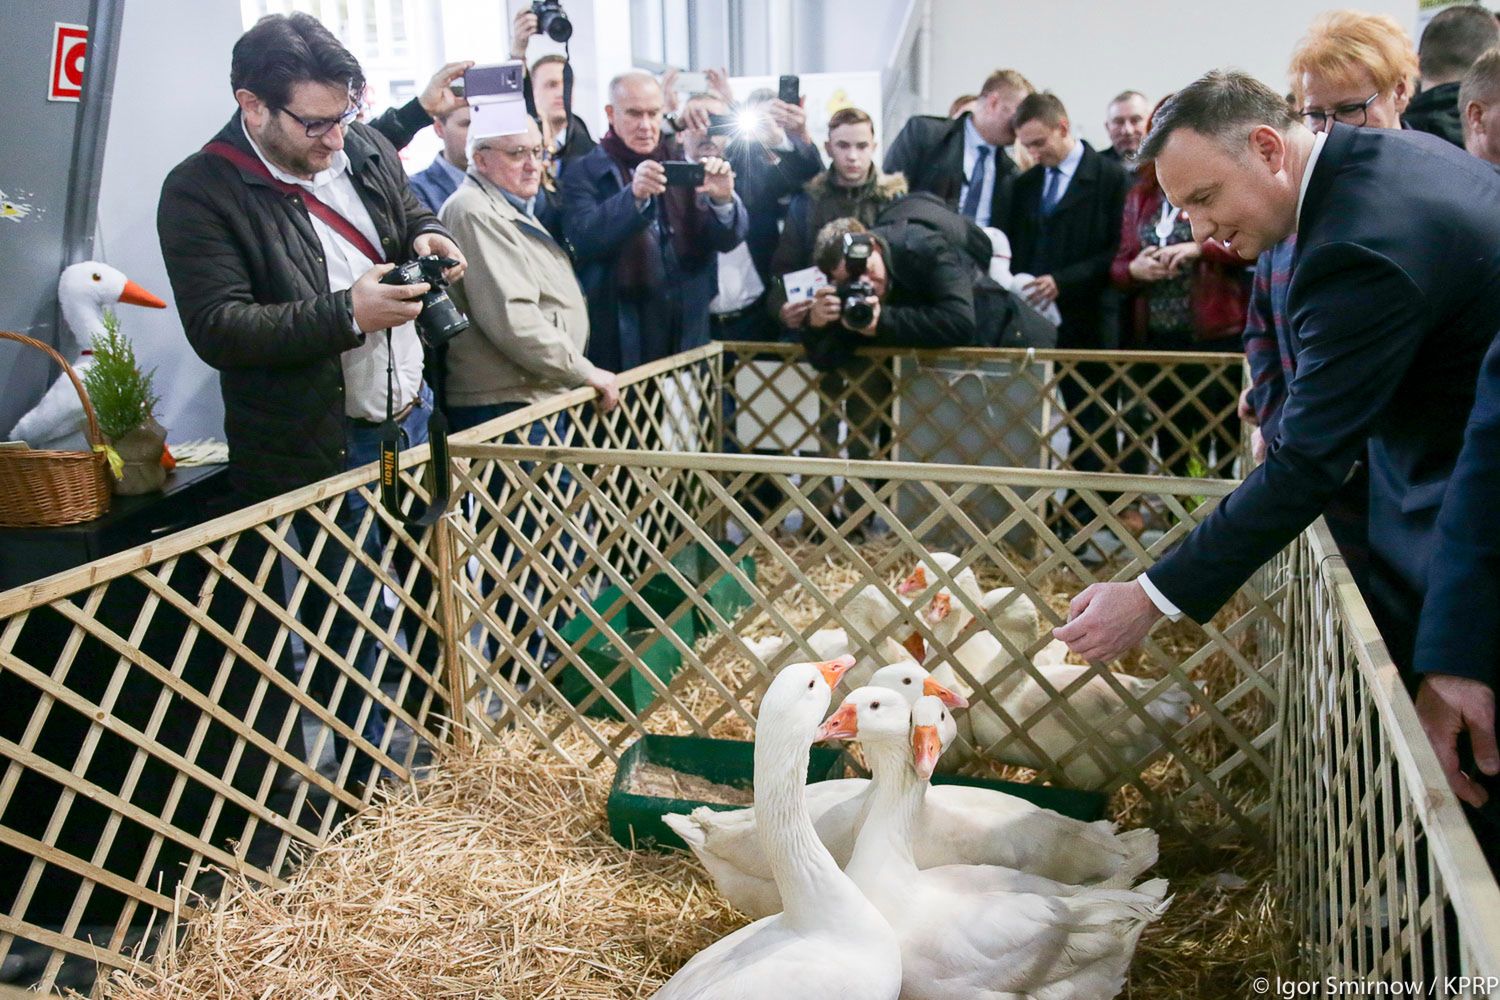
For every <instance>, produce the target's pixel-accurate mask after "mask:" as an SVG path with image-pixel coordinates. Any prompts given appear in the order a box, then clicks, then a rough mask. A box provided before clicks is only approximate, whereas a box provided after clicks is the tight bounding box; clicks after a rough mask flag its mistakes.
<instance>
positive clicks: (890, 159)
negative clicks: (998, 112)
mask: <svg viewBox="0 0 1500 1000" xmlns="http://www.w3.org/2000/svg"><path fill="white" fill-rule="evenodd" d="M971 117H972V115H971V114H970V113H969V112H965V113H964V114H962V115H959V116H958V117H957V118H941V117H938V116H937V115H912V116H911V117H910V118H908V119H907V120H906V124H905V125H904V126H902V128H901V131H900V133H899V134H897V136H896V140H895V141H894V142H892V143H891V145H890V148H889V149H887V150H886V153H885V163H884V164H883V165H882V166H883V168H884V170H885V172H886V173H888V174H905V175H906V183H907V184H908V185H910V187H911V189H912V190H913V191H928V192H930V193H932V194H935V195H937V196H938V197H939V198H941V199H943V201H945V202H947V203H948V207H949V208H951V209H953V210H954V211H955V212H957V211H958V210H959V209H960V208H961V206H960V205H959V203H958V196H959V194H960V193H961V192H962V190H963V186H964V185H965V184H967V183H968V181H969V178H968V177H967V176H966V175H965V174H964V123H965V122H967V121H968V120H969V119H970V118H971ZM1016 174H1017V170H1016V161H1015V160H1012V159H1011V158H1010V154H1009V153H1007V152H1006V151H1005V150H1003V149H998V150H996V151H995V185H994V188H993V189H992V190H991V191H990V225H991V226H994V227H995V228H996V229H1000V228H1002V227H1003V226H1004V224H1005V216H1006V213H1007V212H1008V211H1009V210H1010V192H1011V185H1012V184H1014V183H1015V179H1016Z"/></svg>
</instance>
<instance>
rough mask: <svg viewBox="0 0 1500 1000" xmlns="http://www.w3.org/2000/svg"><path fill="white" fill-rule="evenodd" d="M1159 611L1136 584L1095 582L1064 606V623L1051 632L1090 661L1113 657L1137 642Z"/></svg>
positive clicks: (1158, 614) (1149, 627) (1148, 630)
mask: <svg viewBox="0 0 1500 1000" xmlns="http://www.w3.org/2000/svg"><path fill="white" fill-rule="evenodd" d="M1160 617H1161V611H1160V609H1158V608H1157V606H1156V605H1155V604H1153V603H1152V602H1151V598H1150V597H1149V596H1148V595H1147V594H1146V591H1145V589H1144V588H1143V587H1142V586H1141V585H1140V583H1138V582H1135V581H1132V582H1130V583H1095V584H1090V585H1089V586H1088V587H1087V588H1086V589H1085V590H1084V591H1083V593H1081V594H1079V595H1078V596H1077V597H1075V598H1073V600H1072V602H1071V603H1070V604H1069V605H1068V623H1067V624H1066V625H1062V626H1059V627H1057V628H1055V629H1053V630H1052V634H1053V635H1054V636H1055V637H1057V638H1058V639H1061V640H1062V641H1063V642H1065V643H1067V644H1068V648H1069V649H1071V650H1072V651H1073V652H1075V653H1077V654H1078V655H1079V656H1082V657H1084V658H1086V659H1090V660H1113V659H1114V658H1115V657H1117V656H1119V655H1120V654H1121V653H1124V652H1125V651H1126V650H1128V649H1132V648H1134V647H1135V646H1138V645H1140V642H1141V640H1142V639H1144V638H1146V633H1147V632H1150V631H1151V626H1153V625H1155V624H1156V620H1157V619H1158V618H1160Z"/></svg>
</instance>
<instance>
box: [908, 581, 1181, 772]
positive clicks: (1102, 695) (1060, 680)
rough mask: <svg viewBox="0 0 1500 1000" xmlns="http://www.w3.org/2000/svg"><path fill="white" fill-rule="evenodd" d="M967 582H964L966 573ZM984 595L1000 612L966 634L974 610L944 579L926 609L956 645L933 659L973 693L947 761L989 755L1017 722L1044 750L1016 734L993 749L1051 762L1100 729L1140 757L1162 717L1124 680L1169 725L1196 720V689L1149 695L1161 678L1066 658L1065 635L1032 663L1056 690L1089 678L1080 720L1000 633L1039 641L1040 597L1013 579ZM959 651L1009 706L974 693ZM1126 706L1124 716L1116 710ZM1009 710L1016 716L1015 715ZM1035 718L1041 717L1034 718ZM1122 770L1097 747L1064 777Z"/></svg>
mask: <svg viewBox="0 0 1500 1000" xmlns="http://www.w3.org/2000/svg"><path fill="white" fill-rule="evenodd" d="M929 558H930V559H932V560H933V561H934V562H935V563H939V564H942V563H943V562H944V561H945V560H953V561H954V562H956V558H955V557H953V556H950V555H948V554H947V553H941V552H938V553H933V554H931V555H930V556H929ZM952 565H953V563H952V562H949V563H947V564H946V565H944V566H943V568H944V569H945V570H948V571H950V572H951V568H952ZM955 579H957V578H955ZM959 582H960V585H962V581H959ZM902 588H903V592H904V593H910V592H914V591H924V590H926V578H925V573H924V570H923V568H922V567H921V566H918V567H917V568H916V570H914V571H913V572H912V575H911V576H909V577H908V578H907V580H906V581H905V582H904V583H903V584H902ZM981 603H982V604H983V605H984V606H985V609H986V610H989V611H993V612H994V617H993V618H991V619H990V621H989V622H988V623H986V624H987V625H988V628H980V629H978V630H975V631H974V632H973V634H972V635H970V636H969V638H967V639H962V638H961V636H962V631H963V628H964V626H965V625H967V624H968V622H970V621H972V620H973V616H972V615H971V614H969V613H968V612H967V610H966V609H964V608H963V605H962V602H959V601H955V600H954V598H953V595H952V592H951V591H950V590H949V589H948V588H946V587H943V588H941V589H939V590H938V592H937V593H936V594H935V595H934V596H933V597H932V599H931V600H930V601H929V603H928V605H927V608H926V609H925V610H924V612H923V616H924V618H925V620H926V622H927V624H928V626H929V627H930V628H931V629H932V632H933V637H934V639H936V640H937V643H938V645H937V647H935V650H943V649H946V650H950V651H951V652H949V653H948V655H947V656H946V657H945V656H942V654H941V653H940V652H939V653H936V655H935V656H934V657H930V658H929V661H928V667H929V669H930V670H931V671H932V674H933V676H934V677H936V678H938V680H939V681H940V682H942V683H944V684H945V685H949V686H954V687H955V688H956V690H958V691H959V692H961V693H963V694H964V695H966V696H967V697H968V699H969V701H970V702H971V705H970V707H969V710H968V712H967V713H965V714H963V715H962V716H960V718H959V732H960V734H961V735H963V737H964V742H963V743H961V744H960V746H959V747H958V748H957V749H955V751H954V752H953V753H951V754H948V755H947V756H946V757H945V758H944V764H943V766H944V769H945V770H957V769H958V768H960V767H962V766H964V765H965V764H968V763H970V762H971V761H973V760H974V759H975V758H976V757H979V756H981V755H989V753H990V749H989V748H991V747H993V746H994V745H995V744H996V743H997V742H998V741H1000V740H1002V739H1005V738H1006V737H1008V736H1010V735H1011V734H1012V733H1014V732H1016V727H1017V726H1019V727H1020V729H1021V730H1022V731H1023V732H1025V734H1026V738H1027V739H1029V740H1030V741H1031V743H1033V744H1035V746H1036V747H1037V748H1038V749H1039V750H1040V751H1041V753H1040V754H1037V753H1036V752H1034V751H1033V749H1032V746H1031V745H1030V744H1028V743H1026V742H1025V741H1024V740H1022V739H1012V740H1010V742H1008V743H1006V744H1005V745H1004V746H1001V747H999V748H998V749H996V750H995V751H994V752H993V756H994V759H996V760H999V761H1002V762H1003V763H1006V764H1017V765H1020V766H1022V767H1033V768H1038V769H1044V765H1045V764H1046V762H1047V761H1049V760H1050V761H1054V762H1055V761H1059V760H1061V759H1062V758H1063V757H1064V756H1066V755H1067V754H1068V753H1069V751H1071V750H1072V749H1073V748H1074V747H1075V746H1077V745H1078V744H1079V743H1080V742H1083V741H1084V740H1085V739H1087V738H1088V737H1089V736H1090V735H1091V734H1099V735H1101V736H1102V737H1103V740H1104V742H1105V743H1106V744H1107V745H1108V746H1109V747H1110V748H1111V750H1112V751H1113V752H1114V754H1115V755H1116V756H1117V757H1118V758H1119V759H1120V761H1121V763H1122V764H1123V765H1124V766H1129V765H1131V764H1134V763H1137V762H1139V761H1140V760H1143V759H1144V758H1145V757H1147V756H1148V755H1150V754H1152V753H1154V752H1155V751H1156V750H1157V749H1158V748H1159V747H1160V746H1161V739H1160V737H1159V736H1158V734H1157V731H1156V729H1155V727H1154V726H1152V725H1151V724H1149V723H1148V722H1147V721H1146V720H1145V719H1142V718H1141V716H1140V715H1138V714H1136V713H1135V712H1134V711H1133V710H1130V709H1128V708H1127V704H1126V701H1125V699H1124V697H1122V696H1121V694H1120V693H1119V690H1117V689H1116V687H1115V685H1118V687H1119V688H1120V689H1123V690H1124V691H1125V692H1126V693H1127V694H1128V695H1129V696H1130V697H1131V698H1132V699H1133V700H1135V701H1136V702H1138V703H1140V704H1141V705H1142V707H1143V708H1144V710H1145V714H1146V716H1147V717H1149V718H1150V719H1151V720H1154V722H1156V723H1158V724H1160V725H1161V726H1162V727H1163V728H1165V729H1166V730H1167V732H1175V731H1176V730H1177V728H1178V727H1180V726H1183V725H1185V724H1186V723H1187V721H1188V718H1189V709H1190V708H1191V706H1192V701H1193V697H1192V693H1191V692H1189V691H1187V690H1185V689H1183V688H1180V687H1173V688H1168V689H1167V690H1165V691H1163V692H1161V693H1159V694H1157V695H1156V696H1155V697H1150V695H1149V692H1150V690H1151V688H1152V687H1153V686H1155V685H1156V683H1157V682H1156V681H1155V680H1154V679H1150V678H1142V677H1134V676H1131V675H1129V674H1119V673H1111V674H1109V676H1108V677H1105V676H1104V674H1103V673H1102V672H1099V671H1096V670H1095V668H1093V667H1092V666H1088V665H1082V664H1071V663H1067V662H1064V661H1063V660H1062V659H1061V656H1060V655H1059V652H1062V653H1065V652H1066V647H1062V648H1061V650H1060V651H1059V650H1058V649H1054V648H1053V647H1054V646H1057V645H1058V644H1057V643H1056V642H1055V641H1054V642H1053V643H1050V644H1049V645H1048V646H1047V647H1044V648H1043V649H1042V650H1041V651H1040V653H1039V654H1038V655H1037V658H1036V659H1035V660H1034V661H1033V663H1032V667H1033V668H1034V669H1035V671H1036V674H1039V675H1040V676H1041V677H1043V678H1045V679H1046V681H1047V683H1048V684H1050V685H1051V687H1052V689H1053V690H1054V691H1059V692H1061V691H1067V690H1068V689H1069V687H1070V686H1071V685H1073V684H1074V683H1076V682H1078V681H1079V679H1080V678H1087V679H1085V680H1083V682H1082V684H1081V686H1079V687H1078V689H1077V690H1075V691H1071V692H1070V693H1069V694H1068V697H1067V700H1068V707H1069V709H1070V710H1071V712H1072V713H1073V714H1074V715H1076V716H1077V717H1078V718H1079V719H1080V720H1082V723H1083V726H1082V728H1080V727H1079V726H1078V725H1077V724H1075V723H1074V722H1073V721H1072V720H1071V719H1070V718H1069V717H1068V716H1067V715H1065V714H1064V713H1063V711H1062V710H1061V709H1060V708H1057V707H1054V706H1053V700H1052V695H1051V694H1049V693H1048V691H1047V690H1046V689H1045V688H1044V687H1043V686H1042V684H1041V682H1040V681H1039V680H1038V679H1037V677H1036V676H1034V675H1033V674H1032V672H1031V671H1028V670H1027V669H1025V667H1023V666H1022V665H1021V663H1020V662H1019V661H1018V660H1017V659H1016V657H1015V656H1013V655H1012V654H1011V652H1010V651H1009V650H1007V649H1006V648H1005V646H1004V645H1003V644H1002V643H1001V642H1000V638H999V636H1004V637H1005V639H1007V640H1008V641H1009V643H1010V645H1011V647H1013V648H1014V649H1016V650H1018V651H1025V650H1028V649H1030V648H1031V646H1032V645H1033V644H1034V643H1035V641H1036V638H1037V631H1038V628H1039V620H1038V616H1037V613H1036V605H1035V604H1034V603H1033V602H1032V601H1031V599H1030V598H1028V597H1027V596H1026V595H1025V594H1018V593H1015V592H1014V591H1013V590H1012V589H1011V588H1009V587H1001V588H998V589H997V590H992V591H989V592H988V593H986V594H985V595H983V599H982V601H981ZM991 630H993V631H991ZM960 643H961V644H960ZM950 657H951V659H952V660H955V661H957V662H958V663H959V664H960V665H961V666H962V667H963V673H965V674H967V675H968V678H970V679H972V680H974V681H975V682H976V684H977V685H978V686H979V687H982V688H985V689H987V690H988V691H989V694H990V696H991V697H992V698H993V699H994V700H995V702H997V703H998V704H999V706H1000V708H1001V709H1003V710H1004V715H1002V714H1001V713H1000V712H997V711H996V710H995V708H994V707H993V706H992V705H991V704H990V703H989V702H987V701H986V700H984V699H982V698H979V697H977V696H976V695H975V692H976V687H975V686H974V685H971V684H969V683H967V681H966V680H965V679H961V678H960V677H959V676H958V673H957V672H956V671H954V670H953V668H952V666H951V664H950V662H949V658H950ZM934 661H935V662H934ZM1148 697H1150V700H1147V699H1148ZM1117 715H1118V716H1121V717H1120V718H1119V719H1116V716H1117ZM1005 716H1009V720H1013V721H1007V719H1006V718H1005ZM1033 719H1035V721H1031V720H1033ZM1111 720H1114V721H1111ZM1115 771H1116V768H1115V766H1114V765H1112V764H1110V763H1108V761H1107V760H1101V758H1100V756H1099V755H1098V754H1096V753H1095V752H1092V751H1088V750H1086V751H1084V752H1082V753H1080V754H1077V755H1075V756H1074V757H1072V759H1070V760H1068V761H1067V762H1066V763H1064V764H1063V765H1062V776H1063V780H1064V781H1065V782H1066V783H1067V784H1069V785H1072V786H1073V787H1075V788H1088V789H1092V788H1099V787H1101V786H1103V785H1105V784H1107V783H1108V781H1109V778H1110V775H1111V774H1113V773H1115Z"/></svg>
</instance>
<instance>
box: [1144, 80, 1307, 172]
mask: <svg viewBox="0 0 1500 1000" xmlns="http://www.w3.org/2000/svg"><path fill="white" fill-rule="evenodd" d="M1296 124H1297V119H1296V118H1295V117H1293V115H1292V112H1291V111H1290V110H1289V109H1288V108H1287V106H1286V98H1284V97H1282V96H1281V95H1280V94H1278V93H1276V91H1274V90H1272V89H1271V88H1270V87H1267V86H1266V85H1265V84H1263V83H1261V82H1260V81H1259V80H1257V79H1255V77H1253V76H1250V75H1249V74H1248V73H1241V72H1239V71H1238V70H1220V69H1216V70H1214V71H1212V72H1210V73H1207V74H1205V75H1203V76H1200V77H1199V78H1198V79H1196V80H1194V81H1193V82H1192V83H1190V84H1188V85H1187V86H1186V87H1183V88H1182V89H1181V90H1179V91H1178V92H1177V93H1176V94H1174V95H1172V97H1171V98H1170V99H1169V100H1167V101H1165V102H1163V103H1162V105H1161V107H1159V108H1157V109H1156V112H1155V114H1154V115H1152V123H1151V131H1150V132H1148V133H1147V134H1146V141H1145V142H1143V143H1141V150H1140V152H1139V153H1137V154H1136V159H1137V160H1139V161H1140V162H1142V163H1144V162H1146V161H1147V160H1154V159H1156V158H1157V157H1158V156H1160V155H1161V151H1162V147H1163V146H1165V145H1166V144H1167V140H1168V139H1169V138H1171V136H1172V133H1173V132H1176V131H1177V130H1178V129H1184V128H1185V129H1191V130H1192V131H1194V132H1197V133H1198V134H1199V135H1203V136H1208V137H1209V138H1212V139H1217V140H1219V141H1220V142H1221V143H1222V144H1223V145H1224V147H1225V148H1226V149H1229V150H1231V151H1238V150H1239V149H1240V148H1241V146H1242V145H1243V143H1244V141H1245V140H1246V139H1247V138H1249V136H1250V132H1251V130H1253V129H1255V128H1257V127H1259V126H1261V125H1269V126H1271V127H1272V128H1274V129H1277V130H1278V131H1285V130H1286V129H1289V128H1291V127H1292V126H1294V125H1296Z"/></svg>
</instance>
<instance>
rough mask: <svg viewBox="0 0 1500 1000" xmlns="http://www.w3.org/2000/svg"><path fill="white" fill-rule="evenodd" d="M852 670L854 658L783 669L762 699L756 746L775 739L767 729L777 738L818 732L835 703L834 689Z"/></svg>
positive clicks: (793, 664) (795, 664) (796, 665)
mask: <svg viewBox="0 0 1500 1000" xmlns="http://www.w3.org/2000/svg"><path fill="white" fill-rule="evenodd" d="M852 666H854V657H852V656H840V657H839V658H838V659H835V660H827V661H825V662H823V663H792V664H789V665H788V666H786V667H784V668H782V670H781V671H780V672H778V673H777V674H776V677H775V679H774V680H772V681H771V686H770V687H769V688H767V689H766V695H765V697H764V698H762V699H761V703H760V713H759V715H758V716H757V717H756V721H755V735H756V740H757V742H759V741H760V740H761V738H762V737H767V736H772V735H773V734H771V733H767V732H766V730H767V729H773V730H775V733H776V734H781V733H793V732H798V733H804V734H805V733H810V732H812V731H813V730H814V729H816V728H817V726H818V723H819V722H820V721H821V720H822V718H823V715H824V713H826V712H827V711H828V703H829V702H830V701H832V700H833V689H834V688H835V687H837V686H838V683H839V681H840V680H841V679H843V676H844V674H845V673H847V672H848V670H849V668H850V667H852Z"/></svg>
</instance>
